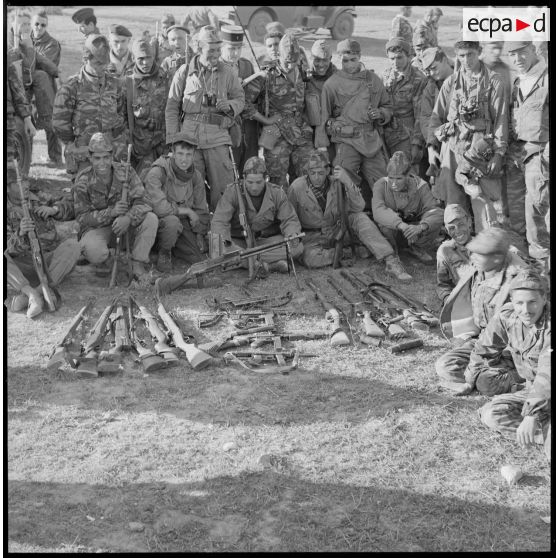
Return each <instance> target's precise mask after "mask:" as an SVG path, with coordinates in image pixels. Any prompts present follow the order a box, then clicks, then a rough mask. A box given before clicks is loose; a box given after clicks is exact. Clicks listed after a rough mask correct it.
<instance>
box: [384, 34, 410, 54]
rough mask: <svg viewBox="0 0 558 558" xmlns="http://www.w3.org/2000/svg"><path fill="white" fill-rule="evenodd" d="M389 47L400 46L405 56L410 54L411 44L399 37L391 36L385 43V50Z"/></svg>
mask: <svg viewBox="0 0 558 558" xmlns="http://www.w3.org/2000/svg"><path fill="white" fill-rule="evenodd" d="M390 48H400V49H401V50H402V51H403V52H404V53H405V54H406V55H407V56H409V54H411V45H410V44H409V43H408V41H406V40H405V39H402V38H401V37H393V39H390V40H389V41H388V42H387V43H386V52H387V51H388V50H389V49H390Z"/></svg>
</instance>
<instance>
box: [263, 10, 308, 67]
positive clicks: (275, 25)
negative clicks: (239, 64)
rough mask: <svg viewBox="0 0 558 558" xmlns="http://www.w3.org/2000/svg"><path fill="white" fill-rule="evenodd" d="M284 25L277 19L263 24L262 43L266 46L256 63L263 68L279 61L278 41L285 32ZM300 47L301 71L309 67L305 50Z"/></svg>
mask: <svg viewBox="0 0 558 558" xmlns="http://www.w3.org/2000/svg"><path fill="white" fill-rule="evenodd" d="M286 32H287V31H286V29H285V26H284V25H283V24H282V23H280V22H279V21H272V22H270V23H268V24H267V25H266V26H265V33H266V34H265V36H264V40H263V42H264V45H265V48H266V53H265V54H264V55H262V56H259V57H258V64H259V65H260V67H262V68H265V67H267V66H270V65H273V64H277V63H278V62H279V43H280V42H281V39H282V38H283V37H284V36H285V33H286ZM299 48H300V58H299V65H300V69H301V71H302V72H306V71H307V70H308V68H309V67H310V65H309V63H308V56H306V51H305V50H304V48H303V47H302V45H300V46H299Z"/></svg>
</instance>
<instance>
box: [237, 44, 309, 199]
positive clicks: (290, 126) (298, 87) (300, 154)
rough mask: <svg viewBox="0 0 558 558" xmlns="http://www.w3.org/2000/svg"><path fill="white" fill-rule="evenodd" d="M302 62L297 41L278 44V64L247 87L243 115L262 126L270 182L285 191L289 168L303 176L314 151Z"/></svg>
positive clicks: (262, 138)
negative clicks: (307, 111)
mask: <svg viewBox="0 0 558 558" xmlns="http://www.w3.org/2000/svg"><path fill="white" fill-rule="evenodd" d="M299 60H300V47H299V45H298V41H297V40H296V39H295V38H294V36H292V35H291V34H289V33H287V34H286V35H284V36H283V38H282V39H281V41H280V42H279V63H278V64H277V65H275V66H273V67H271V68H269V70H268V71H267V73H266V74H265V75H263V76H259V77H257V78H256V79H254V80H252V81H251V82H250V83H248V84H247V85H246V87H245V93H246V106H245V108H244V112H243V114H242V116H243V117H244V118H249V119H252V120H256V121H257V122H260V123H261V124H262V125H263V129H262V132H261V136H260V140H259V145H260V147H263V148H264V158H265V162H266V167H267V170H268V172H269V175H270V180H271V181H272V182H273V183H274V184H279V185H280V186H282V187H283V188H285V189H286V188H287V187H288V184H289V183H288V181H287V173H288V172H289V164H292V166H293V169H294V174H295V175H296V176H300V175H301V174H302V165H303V164H304V161H305V159H306V157H307V156H308V153H309V152H310V151H311V149H312V128H311V127H310V126H309V125H308V123H307V122H306V120H305V118H304V90H305V84H304V77H305V76H303V74H302V72H301V70H300V68H299V67H298V62H299ZM262 112H263V113H264V114H262ZM290 178H291V179H293V178H295V177H294V176H290Z"/></svg>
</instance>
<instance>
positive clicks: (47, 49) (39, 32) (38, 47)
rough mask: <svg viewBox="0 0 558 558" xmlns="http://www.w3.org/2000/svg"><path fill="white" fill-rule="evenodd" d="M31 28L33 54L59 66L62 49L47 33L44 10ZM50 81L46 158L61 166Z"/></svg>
mask: <svg viewBox="0 0 558 558" xmlns="http://www.w3.org/2000/svg"><path fill="white" fill-rule="evenodd" d="M31 26H32V31H31V40H32V41H33V48H34V49H35V52H36V53H37V54H40V55H41V56H44V57H45V58H48V59H49V60H50V61H51V62H52V63H53V64H55V65H56V66H58V65H59V64H60V52H61V50H62V49H61V46H60V43H59V42H58V41H57V40H56V39H55V38H54V37H52V36H51V35H50V34H49V33H48V31H47V27H48V15H47V13H46V11H45V10H40V11H38V12H36V13H35V14H33V19H32V21H31ZM50 80H51V83H52V100H51V102H50V105H49V106H50V110H51V124H50V126H47V127H46V128H45V133H46V139H47V149H48V157H49V159H50V162H51V163H52V164H53V165H56V166H61V165H62V164H63V161H62V147H61V145H60V141H59V140H58V138H57V137H56V134H55V133H54V130H53V129H52V108H53V105H54V95H55V93H56V80H55V78H54V77H52V76H50Z"/></svg>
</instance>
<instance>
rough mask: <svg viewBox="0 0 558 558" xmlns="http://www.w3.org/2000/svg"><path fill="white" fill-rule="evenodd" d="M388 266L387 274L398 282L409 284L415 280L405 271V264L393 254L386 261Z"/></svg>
mask: <svg viewBox="0 0 558 558" xmlns="http://www.w3.org/2000/svg"><path fill="white" fill-rule="evenodd" d="M384 261H385V264H386V272H387V273H389V274H390V275H392V276H393V277H395V278H396V279H397V280H398V281H403V282H405V283H408V282H409V281H412V280H413V278H412V277H411V276H410V275H409V274H408V273H407V272H406V271H405V268H404V267H403V264H402V263H401V260H400V259H399V257H398V256H396V255H395V254H391V255H389V256H387V257H386V259H385V260H384Z"/></svg>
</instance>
